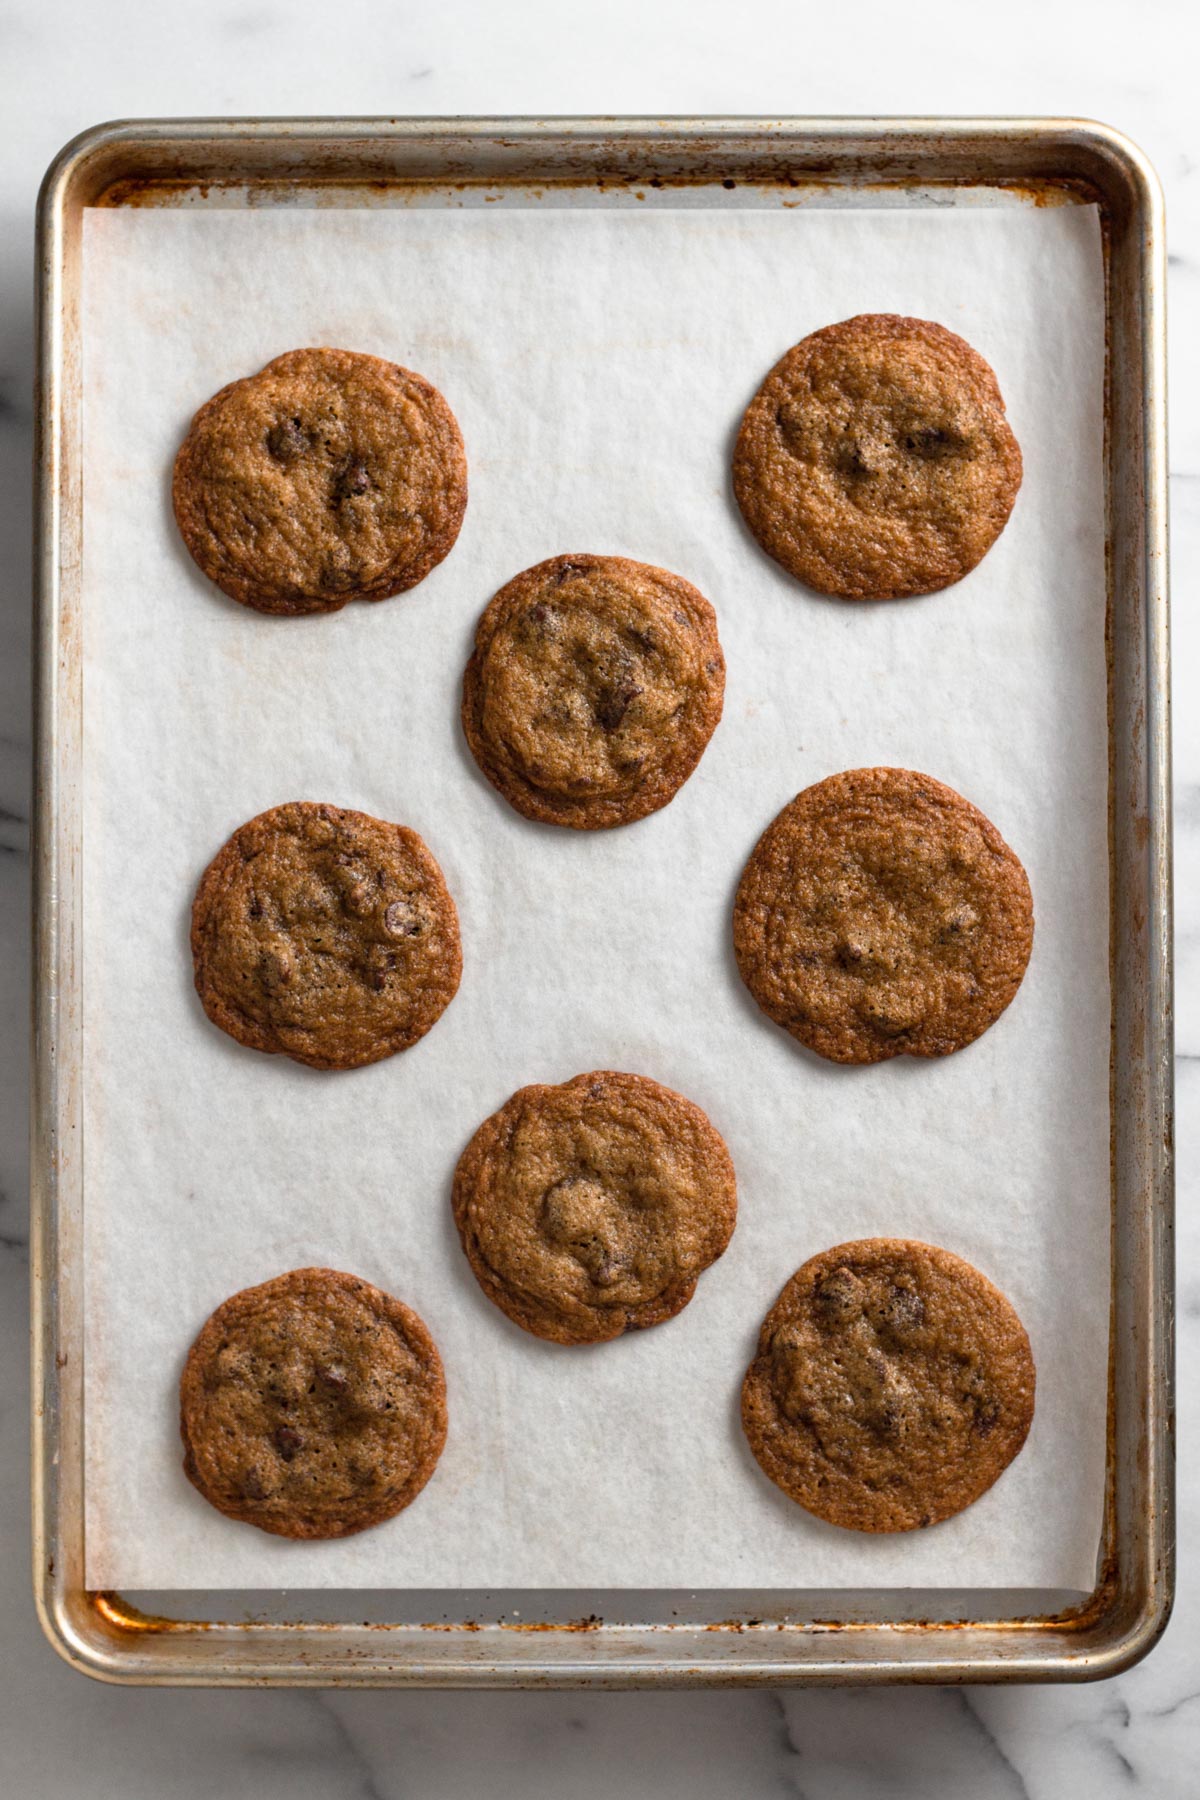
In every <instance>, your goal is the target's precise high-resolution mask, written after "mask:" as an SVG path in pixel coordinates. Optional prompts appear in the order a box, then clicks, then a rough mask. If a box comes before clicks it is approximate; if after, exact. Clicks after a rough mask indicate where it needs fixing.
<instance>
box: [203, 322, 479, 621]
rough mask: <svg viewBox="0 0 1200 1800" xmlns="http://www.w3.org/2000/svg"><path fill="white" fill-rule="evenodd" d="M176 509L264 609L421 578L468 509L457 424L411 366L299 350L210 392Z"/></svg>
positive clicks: (306, 608)
mask: <svg viewBox="0 0 1200 1800" xmlns="http://www.w3.org/2000/svg"><path fill="white" fill-rule="evenodd" d="M173 495H174V502H175V518H176V520H177V522H178V525H179V529H180V531H181V532H182V533H183V541H184V543H185V544H186V545H187V547H188V549H189V550H190V551H191V553H192V555H193V557H194V558H195V560H196V562H197V563H198V564H199V565H200V567H201V569H203V571H204V573H205V574H206V575H207V576H208V577H209V579H210V580H211V581H215V582H216V584H217V586H218V587H219V588H221V589H222V590H223V591H224V592H225V593H226V594H228V595H229V596H230V598H231V599H233V600H240V601H241V603H242V605H243V606H253V607H255V608H256V609H257V610H258V611H259V612H268V613H293V614H294V613H316V612H337V611H338V610H339V608H341V607H343V606H345V604H346V602H347V600H383V599H385V598H386V597H387V596H388V595H389V594H399V593H401V592H402V591H403V590H404V589H405V588H410V587H415V586H416V584H417V582H418V581H421V580H423V579H424V577H425V576H426V575H428V573H429V571H430V569H432V568H433V567H434V566H435V564H437V563H440V562H441V560H442V558H443V557H444V556H445V555H446V554H447V552H448V551H449V550H450V549H451V548H452V546H453V544H454V540H455V538H456V537H457V536H458V531H459V527H460V525H461V524H462V520H463V513H464V512H465V511H466V505H467V459H466V455H465V453H464V451H463V441H462V433H461V432H460V431H459V429H458V421H457V420H456V419H455V417H454V414H453V413H452V412H451V411H450V408H449V407H448V406H447V405H446V402H445V401H444V400H443V398H442V396H441V395H440V394H439V393H438V391H437V389H436V388H435V387H433V386H432V385H431V383H430V382H428V381H426V380H425V379H424V377H423V376H421V375H414V374H413V372H412V370H411V369H402V368H400V367H399V366H398V365H397V364H396V363H389V362H383V361H382V360H381V359H380V358H379V357H377V356H361V355H359V354H358V353H357V352H355V351H353V350H291V351H289V352H288V354H287V355H286V356H277V357H276V358H275V360H274V362H270V363H268V364H267V366H266V368H265V369H261V370H260V371H259V373H258V374H257V375H248V376H246V377H245V378H244V379H243V380H241V381H234V382H232V383H231V384H230V385H229V386H228V387H225V388H222V389H221V391H220V393H219V394H214V395H213V397H212V399H211V400H208V401H206V402H205V404H204V405H203V406H202V407H201V408H200V411H199V412H198V413H197V414H196V416H195V418H194V419H193V420H192V424H191V429H190V430H189V431H188V434H187V437H186V438H185V439H184V442H183V447H182V449H181V450H180V452H179V455H178V456H177V457H176V459H175V480H174V488H173Z"/></svg>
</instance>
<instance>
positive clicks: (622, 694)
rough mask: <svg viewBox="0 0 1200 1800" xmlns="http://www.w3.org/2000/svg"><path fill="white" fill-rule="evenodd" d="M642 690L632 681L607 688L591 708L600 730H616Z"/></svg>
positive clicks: (643, 690)
mask: <svg viewBox="0 0 1200 1800" xmlns="http://www.w3.org/2000/svg"><path fill="white" fill-rule="evenodd" d="M644 692H645V689H644V688H640V687H637V686H636V685H635V684H634V683H633V682H625V683H624V684H622V686H620V687H616V688H608V689H607V690H606V691H605V692H604V693H602V694H601V695H600V697H599V699H598V700H597V701H596V703H595V706H594V707H593V709H592V710H593V713H594V715H595V719H596V723H597V725H599V726H600V728H601V730H602V731H616V730H617V729H618V727H619V726H620V724H621V721H622V719H624V717H625V714H626V713H627V712H628V711H629V708H630V707H631V706H632V705H633V703H634V701H635V700H636V699H637V697H638V695H639V694H642V693H644Z"/></svg>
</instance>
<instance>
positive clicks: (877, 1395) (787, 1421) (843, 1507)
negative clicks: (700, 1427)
mask: <svg viewBox="0 0 1200 1800" xmlns="http://www.w3.org/2000/svg"><path fill="white" fill-rule="evenodd" d="M1033 1398H1034V1366H1033V1356H1032V1354H1031V1352H1030V1348H1029V1339H1028V1337H1027V1336H1026V1335H1025V1329H1024V1327H1023V1325H1022V1324H1021V1321H1020V1319H1018V1317H1017V1315H1016V1313H1015V1312H1014V1311H1013V1308H1012V1306H1011V1305H1010V1304H1009V1302H1008V1301H1007V1300H1006V1299H1005V1297H1004V1295H1003V1294H1002V1293H1000V1291H999V1289H998V1288H995V1287H993V1286H992V1284H991V1282H990V1281H989V1280H988V1279H987V1277H986V1276H985V1275H981V1274H980V1273H979V1270H978V1269H975V1268H972V1266H971V1264H970V1263H968V1262H964V1261H963V1260H962V1258H961V1257H958V1256H952V1255H951V1253H950V1252H949V1251H948V1250H939V1249H936V1248H935V1247H934V1246H933V1245H931V1244H917V1243H911V1242H909V1241H907V1240H906V1239H904V1238H864V1239H863V1240H861V1242H859V1243H855V1244H838V1245H837V1246H836V1247H835V1248H834V1249H832V1250H826V1251H825V1252H824V1253H823V1254H822V1255H820V1256H814V1257H813V1258H812V1260H811V1261H810V1262H806V1263H805V1264H804V1267H803V1268H801V1269H798V1270H797V1271H796V1273H795V1274H794V1275H793V1276H792V1278H791V1280H790V1281H789V1282H788V1284H787V1286H786V1287H785V1288H784V1290H783V1292H782V1293H781V1294H780V1296H779V1298H778V1300H777V1301H776V1302H775V1304H774V1306H773V1307H772V1308H771V1310H770V1312H769V1313H768V1314H767V1316H766V1318H765V1319H764V1321H763V1326H762V1331H761V1332H760V1334H759V1339H758V1350H757V1352H756V1354H755V1357H754V1361H753V1362H752V1363H751V1365H750V1368H749V1370H748V1371H747V1374H746V1379H745V1382H744V1384H743V1387H742V1424H743V1427H744V1428H745V1432H746V1437H747V1438H748V1440H749V1443H750V1448H751V1449H752V1450H753V1452H754V1454H755V1456H756V1457H757V1458H758V1461H759V1463H760V1464H761V1466H762V1468H763V1471H764V1473H765V1474H767V1475H769V1476H770V1478H771V1480H772V1481H773V1482H774V1483H775V1485H776V1486H777V1487H780V1488H782V1489H783V1491H784V1493H785V1494H787V1495H788V1496H789V1498H790V1499H792V1500H796V1501H798V1502H799V1504H800V1505H801V1506H803V1507H805V1508H806V1509H807V1511H809V1512H811V1513H815V1514H816V1515H817V1517H818V1518H819V1519H827V1520H828V1521H829V1523H830V1524H831V1525H845V1526H849V1527H850V1528H851V1529H853V1530H855V1531H911V1530H913V1529H914V1528H915V1527H917V1526H921V1525H936V1524H937V1523H938V1521H939V1520H941V1519H948V1518H950V1517H951V1515H952V1514H954V1513H957V1512H961V1511H962V1509H963V1508H964V1507H965V1506H970V1504H971V1502H972V1501H973V1500H978V1498H979V1496H980V1495H981V1494H982V1493H984V1492H986V1490H987V1489H988V1488H990V1487H991V1485H992V1483H993V1482H994V1481H995V1480H996V1478H997V1477H998V1476H999V1475H1001V1474H1002V1473H1003V1471H1004V1470H1005V1469H1006V1468H1007V1467H1008V1465H1009V1463H1010V1462H1011V1461H1012V1460H1013V1457H1014V1456H1016V1454H1017V1452H1018V1450H1020V1448H1021V1446H1022V1444H1023V1443H1024V1442H1025V1439H1026V1436H1027V1435H1028V1432H1029V1427H1030V1423H1031V1422H1032V1419H1033Z"/></svg>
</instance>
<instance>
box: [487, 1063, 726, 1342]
mask: <svg viewBox="0 0 1200 1800" xmlns="http://www.w3.org/2000/svg"><path fill="white" fill-rule="evenodd" d="M453 1206H454V1219H455V1223H456V1224H457V1226H458V1232H459V1237H460V1238H461V1240H462V1246H463V1249H464V1251H465V1252H466V1255H467V1259H468V1261H469V1262H470V1264H471V1267H472V1269H473V1270H474V1272H475V1275H476V1277H477V1279H478V1281H479V1285H480V1286H481V1287H482V1289H483V1291H484V1293H485V1294H486V1295H487V1296H488V1298H489V1300H493V1301H494V1302H495V1304H496V1305H497V1306H498V1307H499V1308H500V1310H501V1311H502V1312H505V1313H507V1314H508V1317H509V1318H510V1319H512V1320H514V1321H515V1322H516V1324H518V1325H521V1326H523V1327H524V1329H525V1330H526V1331H530V1332H532V1333H533V1334H534V1336H535V1337H541V1338H548V1339H549V1340H550V1341H551V1342H553V1343H556V1344H594V1343H603V1342H605V1341H606V1340H608V1339H610V1338H615V1337H619V1336H620V1335H621V1333H622V1332H624V1331H633V1330H640V1329H642V1328H643V1327H645V1326H648V1325H659V1324H661V1323H662V1322H663V1321H664V1320H665V1319H670V1318H673V1317H674V1315H675V1314H676V1313H677V1312H680V1311H681V1310H682V1308H683V1307H685V1306H686V1305H687V1303H688V1301H689V1300H690V1299H691V1297H692V1295H693V1293H694V1292H695V1289H696V1282H697V1280H698V1279H699V1277H700V1275H701V1274H702V1273H703V1272H704V1270H705V1269H707V1268H708V1267H709V1265H710V1264H711V1263H713V1262H715V1261H716V1259H717V1257H718V1256H720V1255H721V1253H722V1251H723V1250H724V1249H725V1247H726V1245H727V1244H728V1242H729V1240H730V1237H731V1236H732V1235H733V1228H734V1224H735V1222H736V1219H737V1184H736V1180H735V1177H734V1172H733V1164H732V1162H731V1161H730V1157H729V1152H728V1150H727V1149H726V1147H725V1143H724V1140H723V1139H722V1137H721V1136H720V1134H719V1133H718V1132H717V1131H716V1130H715V1129H714V1127H713V1125H712V1124H711V1122H710V1121H709V1119H708V1117H707V1116H706V1114H704V1113H703V1112H701V1110H700V1108H699V1107H698V1106H694V1105H693V1104H692V1102H691V1101H690V1100H685V1099H684V1098H683V1096H682V1095H680V1094H676V1093H672V1091H671V1090H670V1088H664V1087H660V1086H659V1084H658V1082H656V1081H651V1080H649V1079H648V1078H647V1077H646V1076H644V1075H621V1074H614V1073H613V1072H611V1071H609V1070H597V1071H594V1072H593V1073H591V1074H588V1075H577V1076H575V1078H574V1080H572V1081H566V1082H563V1083H562V1084H561V1086H557V1087H544V1086H537V1087H525V1088H521V1089H520V1090H519V1091H518V1092H517V1093H515V1094H514V1095H513V1096H512V1098H511V1099H510V1100H509V1101H508V1102H507V1103H506V1104H505V1105H504V1106H502V1107H501V1109H500V1111H499V1112H498V1113H494V1114H493V1115H492V1117H491V1118H490V1119H485V1120H484V1122H483V1124H482V1125H481V1126H480V1127H479V1129H478V1131H476V1133H475V1135H474V1137H473V1138H472V1139H471V1142H470V1143H469V1144H468V1145H467V1148H466V1149H465V1150H464V1151H463V1154H462V1157H461V1158H460V1160H459V1164H458V1168H457V1170H456V1171H455V1176H454V1190H453Z"/></svg>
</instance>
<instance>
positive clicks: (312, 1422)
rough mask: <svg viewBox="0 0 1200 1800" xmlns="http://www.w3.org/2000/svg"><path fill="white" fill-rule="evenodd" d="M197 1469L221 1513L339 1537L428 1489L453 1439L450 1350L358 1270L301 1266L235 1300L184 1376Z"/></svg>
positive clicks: (305, 1534)
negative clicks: (445, 1366) (446, 1371)
mask: <svg viewBox="0 0 1200 1800" xmlns="http://www.w3.org/2000/svg"><path fill="white" fill-rule="evenodd" d="M180 1431H181V1434H182V1437H183V1444H184V1465H183V1466H184V1472H185V1474H186V1475H187V1477H188V1480H189V1481H191V1482H192V1484H193V1486H194V1487H196V1488H198V1489H199V1491H200V1493H202V1494H203V1496H204V1498H205V1499H206V1500H207V1501H209V1502H210V1504H211V1505H213V1506H215V1507H216V1508H217V1510H218V1511H219V1512H223V1513H225V1514H226V1515H227V1516H228V1517H229V1518H231V1519H241V1520H243V1521H245V1523H247V1524H249V1525H257V1526H258V1527H259V1528H260V1530H263V1531H269V1532H272V1533H273V1534H274V1535H275V1536H277V1537H286V1538H337V1537H346V1536H348V1535H349V1534H350V1533H352V1532H355V1531H363V1530H365V1529H366V1528H367V1526H369V1525H378V1524H379V1523H380V1522H381V1521H382V1520H384V1519H390V1518H391V1517H392V1516H393V1515H394V1514H395V1513H398V1512H401V1511H403V1509H404V1508H405V1507H406V1506H408V1505H409V1503H410V1502H411V1501H413V1500H415V1499H416V1497H417V1495H418V1494H419V1493H420V1491H421V1489H422V1488H423V1487H424V1486H425V1483H426V1482H427V1481H428V1480H429V1477H430V1476H431V1475H432V1473H433V1470H434V1467H435V1466H436V1464H437V1460H438V1458H439V1456H440V1455H441V1453H442V1447H443V1445H444V1444H445V1441H446V1382H445V1377H444V1375H443V1372H442V1364H441V1358H440V1357H439V1356H438V1352H437V1347H436V1345H435V1344H434V1342H433V1339H432V1338H431V1337H430V1335H429V1332H428V1331H427V1330H426V1328H425V1326H424V1324H423V1323H422V1321H421V1320H420V1319H419V1318H418V1317H417V1315H416V1313H414V1312H413V1311H412V1310H411V1308H409V1307H407V1306H405V1305H403V1303H402V1302H401V1301H399V1300H396V1299H394V1298H393V1297H392V1296H391V1295H390V1294H385V1293H383V1292H381V1291H380V1289H379V1288H376V1287H372V1286H371V1285H370V1283H369V1282H366V1281H361V1280H359V1279H358V1277H357V1276H354V1275H344V1274H341V1273H340V1272H339V1271H337V1270H335V1269H293V1270H292V1271H291V1272H290V1273H289V1274H287V1275H280V1276H277V1277H276V1279H275V1280H274V1281H266V1282H263V1283H262V1285H261V1286H259V1287H252V1288H244V1289H243V1290H242V1291H241V1293H238V1294H234V1295H233V1296H232V1298H230V1299H229V1300H226V1301H225V1302H224V1304H223V1305H221V1306H219V1307H218V1308H217V1310H216V1311H215V1312H214V1313H213V1314H212V1315H211V1317H210V1318H209V1319H208V1320H207V1322H206V1323H205V1325H204V1327H203V1329H202V1330H201V1332H200V1335H199V1337H198V1338H197V1339H196V1341H195V1343H194V1344H193V1345H192V1348H191V1350H190V1351H189V1353H188V1357H187V1362H186V1364H185V1366H184V1371H183V1377H182V1380H181V1382H180Z"/></svg>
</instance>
